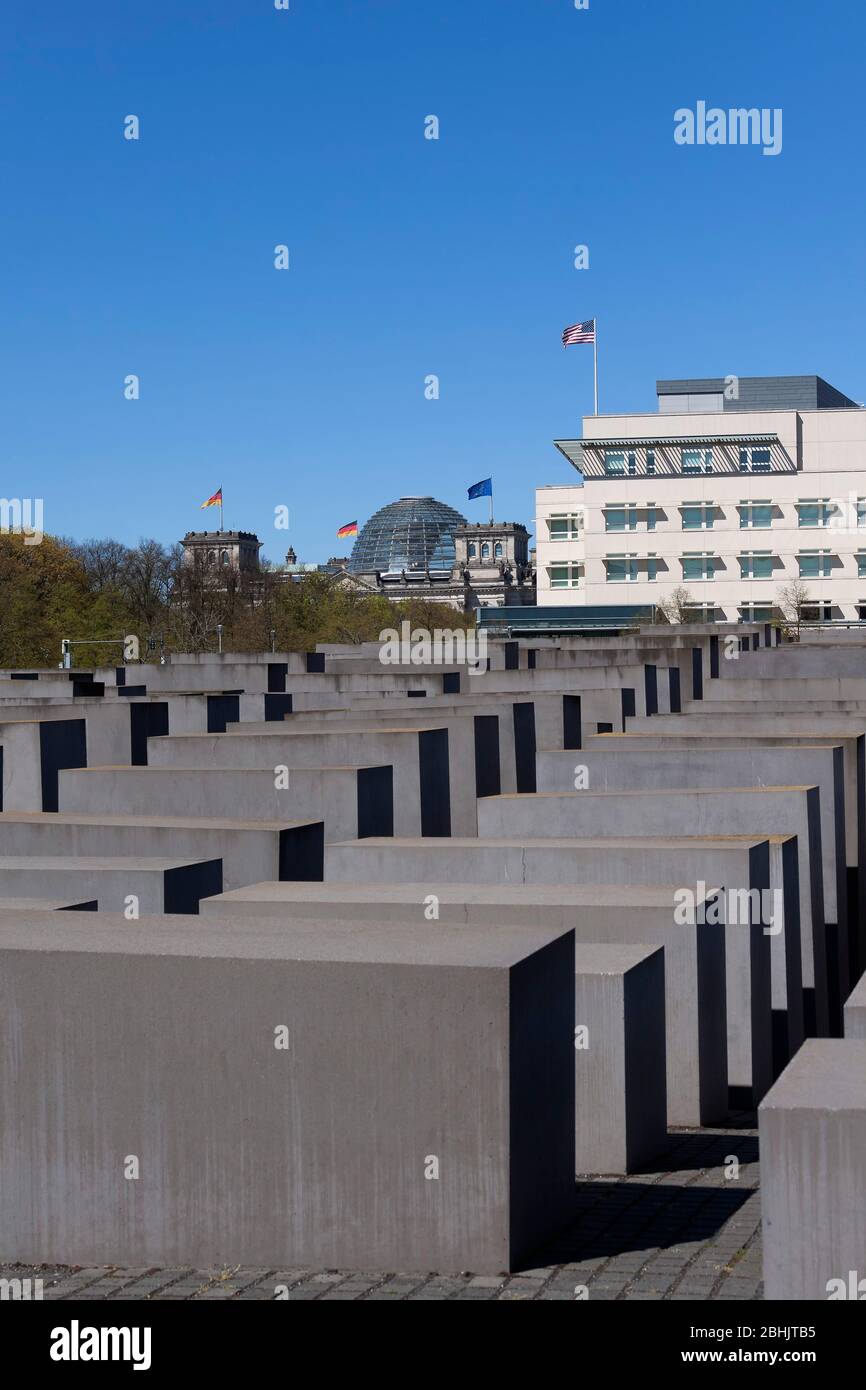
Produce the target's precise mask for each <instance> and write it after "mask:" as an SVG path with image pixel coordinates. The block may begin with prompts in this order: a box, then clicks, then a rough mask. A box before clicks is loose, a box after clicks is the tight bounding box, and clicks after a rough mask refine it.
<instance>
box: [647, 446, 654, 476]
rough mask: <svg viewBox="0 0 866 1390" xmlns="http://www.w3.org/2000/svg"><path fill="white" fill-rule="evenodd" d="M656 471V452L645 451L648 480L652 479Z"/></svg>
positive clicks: (651, 450)
mask: <svg viewBox="0 0 866 1390" xmlns="http://www.w3.org/2000/svg"><path fill="white" fill-rule="evenodd" d="M655 471H656V451H655V449H647V451H646V472H647V477H648V478H654V477H655Z"/></svg>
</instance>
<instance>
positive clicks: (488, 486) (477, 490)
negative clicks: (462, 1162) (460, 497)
mask: <svg viewBox="0 0 866 1390" xmlns="http://www.w3.org/2000/svg"><path fill="white" fill-rule="evenodd" d="M467 496H468V498H469V501H470V502H471V501H472V499H473V497H492V496H493V479H492V478H484V479H483V480H482V481H481V482H480V483H473V484H472V486H471V487H470V488H469V489H468V490H467Z"/></svg>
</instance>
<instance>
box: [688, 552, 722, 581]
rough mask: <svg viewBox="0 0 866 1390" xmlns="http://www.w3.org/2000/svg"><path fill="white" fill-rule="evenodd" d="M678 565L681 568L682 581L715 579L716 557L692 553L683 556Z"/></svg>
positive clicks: (702, 553)
mask: <svg viewBox="0 0 866 1390" xmlns="http://www.w3.org/2000/svg"><path fill="white" fill-rule="evenodd" d="M680 563H681V565H682V567H683V579H684V580H686V579H715V575H716V557H715V555H710V554H707V553H704V552H700V551H697V550H696V551H693V552H692V553H691V554H686V555H683V557H682V559H681V560H680Z"/></svg>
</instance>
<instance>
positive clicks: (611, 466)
mask: <svg viewBox="0 0 866 1390" xmlns="http://www.w3.org/2000/svg"><path fill="white" fill-rule="evenodd" d="M604 471H605V473H606V474H607V476H608V477H609V478H633V477H634V475H635V473H636V472H637V464H636V462H635V455H634V453H633V452H632V451H631V450H628V451H626V450H625V449H605V451H604Z"/></svg>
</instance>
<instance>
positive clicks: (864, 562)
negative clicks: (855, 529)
mask: <svg viewBox="0 0 866 1390" xmlns="http://www.w3.org/2000/svg"><path fill="white" fill-rule="evenodd" d="M854 559H855V560H856V561H857V578H858V579H866V550H858V551H857V554H856V555H855V556H854Z"/></svg>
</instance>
